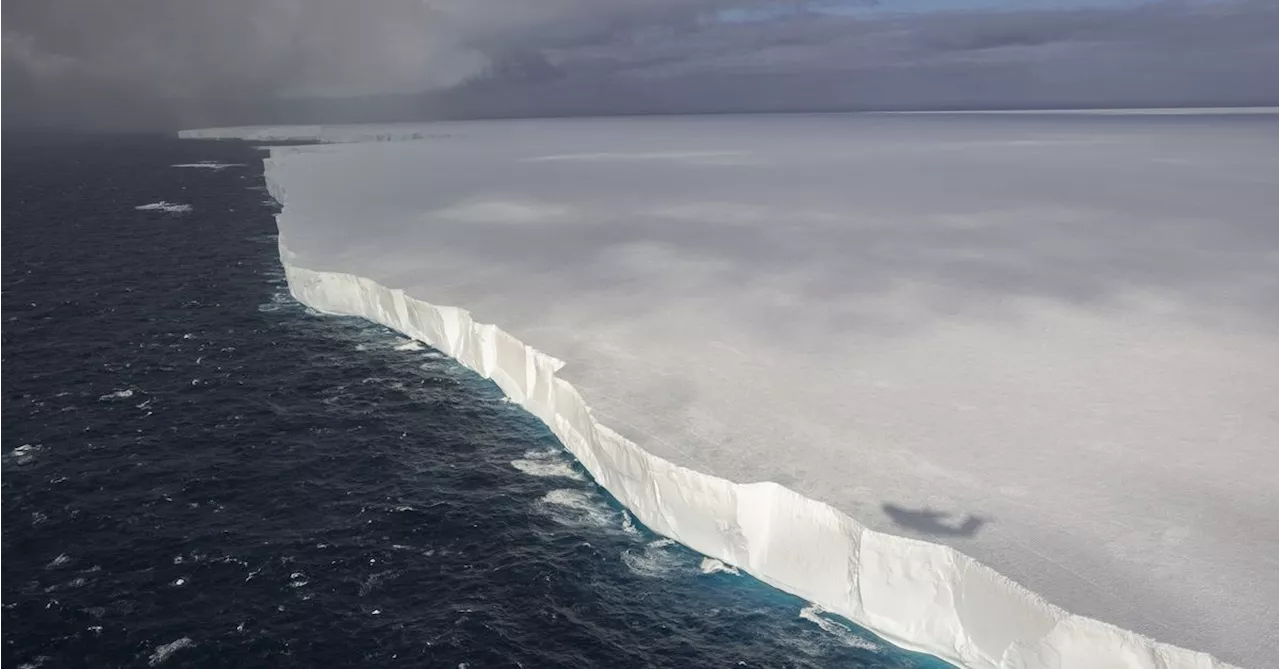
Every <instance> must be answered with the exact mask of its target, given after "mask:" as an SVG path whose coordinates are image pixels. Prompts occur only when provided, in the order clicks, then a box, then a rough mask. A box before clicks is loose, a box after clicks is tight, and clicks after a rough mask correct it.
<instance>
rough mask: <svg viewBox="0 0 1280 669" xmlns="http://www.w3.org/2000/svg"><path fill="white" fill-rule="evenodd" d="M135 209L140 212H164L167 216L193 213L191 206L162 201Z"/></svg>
mask: <svg viewBox="0 0 1280 669" xmlns="http://www.w3.org/2000/svg"><path fill="white" fill-rule="evenodd" d="M134 209H137V210H138V211H163V212H165V213H167V214H183V213H186V212H188V211H191V205H189V204H176V203H173V202H166V201H164V200H161V201H159V202H152V203H151V204H142V205H138V206H136V207H134Z"/></svg>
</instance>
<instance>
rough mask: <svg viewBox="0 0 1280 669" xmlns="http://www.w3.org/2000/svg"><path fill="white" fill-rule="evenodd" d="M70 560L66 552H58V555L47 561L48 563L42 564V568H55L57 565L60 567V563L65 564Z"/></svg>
mask: <svg viewBox="0 0 1280 669" xmlns="http://www.w3.org/2000/svg"><path fill="white" fill-rule="evenodd" d="M70 561H71V558H70V557H69V556H68V555H67V554H66V553H62V554H60V555H59V556H58V557H56V558H53V559H52V560H50V561H49V564H47V565H45V566H44V568H45V569H55V568H57V567H61V566H62V565H64V564H66V563H68V562H70Z"/></svg>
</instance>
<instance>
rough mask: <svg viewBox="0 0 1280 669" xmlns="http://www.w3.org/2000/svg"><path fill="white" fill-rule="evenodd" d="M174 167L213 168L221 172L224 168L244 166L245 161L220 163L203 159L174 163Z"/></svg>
mask: <svg viewBox="0 0 1280 669" xmlns="http://www.w3.org/2000/svg"><path fill="white" fill-rule="evenodd" d="M174 167H189V168H196V169H206V170H213V171H214V172H221V171H222V170H225V169H227V168H228V167H244V163H220V162H218V161H216V160H201V161H200V162H196V163H180V164H177V165H174Z"/></svg>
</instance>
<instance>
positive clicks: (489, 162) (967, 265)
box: [221, 114, 1277, 669]
mask: <svg viewBox="0 0 1280 669" xmlns="http://www.w3.org/2000/svg"><path fill="white" fill-rule="evenodd" d="M361 132H365V131H363V130H362V131H361ZM431 132H434V133H437V134H439V135H440V136H447V137H448V138H449V139H448V141H441V142H435V141H430V140H428V141H408V142H355V143H348V144H342V145H340V146H329V147H324V149H323V150H317V149H314V148H306V147H304V148H276V149H273V150H272V153H271V156H270V157H269V158H268V159H267V160H266V164H265V167H266V180H267V186H268V190H269V191H270V192H271V194H272V196H273V197H274V198H275V199H276V200H278V201H279V202H280V203H281V204H282V205H283V209H282V211H281V213H280V214H278V215H277V221H278V224H279V228H280V239H279V242H280V254H281V260H282V263H283V265H284V267H285V272H286V276H287V279H288V284H289V288H290V291H291V293H292V294H293V296H294V297H295V298H296V299H297V300H298V301H300V302H301V303H303V304H306V305H308V306H310V307H312V308H314V309H316V310H318V311H321V312H325V313H330V314H342V315H352V316H359V317H362V318H366V319H369V320H371V321H374V322H377V323H381V324H383V325H386V326H387V327H389V328H392V329H393V330H396V331H397V332H399V333H401V334H403V335H405V336H407V337H409V338H411V339H414V340H416V341H421V342H423V343H425V344H427V345H430V346H432V347H434V348H436V349H438V350H440V351H441V352H443V353H444V354H446V355H449V356H451V357H452V358H454V359H456V360H457V361H458V362H460V363H461V364H463V365H464V366H466V367H468V368H470V369H472V370H474V371H475V372H476V373H478V374H480V375H481V376H483V377H485V378H488V379H491V380H492V381H493V382H494V383H495V384H496V385H497V386H498V387H499V388H501V390H502V391H503V392H504V393H505V394H506V395H507V396H508V397H509V398H510V399H511V401H512V402H514V403H516V404H519V405H520V406H522V407H523V408H525V409H526V410H528V411H529V412H530V413H532V414H533V415H534V416H536V417H538V418H539V419H540V420H541V421H542V422H544V423H545V424H546V425H547V426H548V427H549V428H550V429H551V431H552V432H553V433H554V434H555V435H556V436H557V437H558V438H559V440H560V441H561V443H562V444H563V445H564V446H565V448H566V449H567V450H568V451H570V452H571V453H572V454H573V455H574V456H575V457H576V458H577V459H578V461H579V462H580V463H581V464H582V466H583V468H584V469H585V470H586V471H587V472H588V473H589V474H590V476H591V477H592V478H593V479H594V480H595V481H596V482H597V483H598V484H599V485H601V486H602V487H603V488H604V489H606V490H607V491H608V492H609V493H610V494H612V495H613V496H614V497H615V498H616V499H617V500H618V501H619V502H620V503H621V504H622V505H623V506H625V507H626V509H628V511H629V512H630V514H632V515H634V517H635V518H636V520H638V521H639V522H642V523H644V524H645V525H646V526H648V527H649V528H651V529H652V530H653V531H655V532H656V533H658V534H660V535H663V536H665V537H668V538H671V539H674V540H676V541H678V542H680V543H682V544H684V545H686V546H689V547H690V548H692V549H694V550H696V551H698V552H699V553H702V554H703V555H705V556H707V557H708V558H710V559H712V560H718V561H719V562H720V563H723V564H724V565H726V566H728V567H733V568H737V569H739V570H741V571H742V572H745V573H748V574H751V575H752V576H755V577H756V578H758V579H760V580H762V581H764V582H766V583H769V584H770V585H773V586H776V587H778V588H780V589H782V590H785V591H787V592H790V593H793V594H796V595H798V596H800V597H802V598H804V599H806V600H808V601H810V602H812V603H813V605H814V607H816V608H814V609H813V610H814V611H818V610H821V611H825V612H829V613H831V614H835V615H839V616H843V617H845V618H847V619H848V620H850V621H853V622H855V623H857V624H859V625H862V626H864V627H867V628H869V629H871V630H873V631H874V632H876V633H877V634H879V635H880V636H881V637H883V638H885V639H886V640H888V641H890V642H893V643H895V644H898V645H900V646H903V647H906V648H910V649H914V650H918V651H922V652H926V653H930V654H932V655H935V656H937V657H940V658H942V659H945V660H947V661H950V662H953V663H956V664H958V665H961V666H968V667H1009V668H1012V667H1151V668H1153V669H1154V668H1161V669H1165V668H1168V669H1172V668H1174V667H1223V666H1230V665H1228V664H1226V662H1224V661H1222V660H1219V659H1217V658H1215V657H1213V656H1211V655H1209V654H1208V653H1205V652H1195V651H1191V650H1186V649H1184V648H1182V647H1179V646H1188V647H1196V648H1202V649H1205V650H1207V651H1209V652H1212V653H1213V655H1216V656H1218V657H1221V658H1223V659H1224V660H1226V661H1230V662H1237V663H1243V664H1248V665H1250V666H1270V665H1273V664H1274V663H1275V659H1276V657H1275V656H1276V642H1275V633H1274V632H1275V631H1274V626H1273V625H1272V624H1271V621H1273V620H1274V619H1275V616H1276V604H1275V600H1274V598H1272V597H1270V594H1271V592H1273V591H1274V589H1275V587H1276V581H1277V568H1276V553H1277V551H1276V546H1277V539H1276V533H1275V527H1276V526H1277V518H1276V508H1277V481H1276V464H1277V462H1276V453H1275V449H1274V444H1275V442H1276V423H1275V413H1274V406H1275V401H1276V379H1275V377H1274V375H1272V373H1271V370H1272V369H1274V368H1275V366H1276V362H1277V360H1276V348H1275V337H1276V331H1275V322H1276V318H1275V316H1276V313H1275V304H1276V283H1275V276H1276V256H1275V246H1276V241H1275V236H1276V230H1275V226H1274V220H1275V218H1276V209H1275V200H1274V184H1275V181H1276V162H1275V157H1274V155H1271V154H1270V151H1269V147H1270V146H1272V145H1274V141H1275V132H1276V131H1275V118H1274V115H1269V114H1263V115H1259V116H1256V117H1255V116H1250V115H1237V116H1233V117H1231V118H1225V117H1214V116H1212V115H1199V116H1164V115H1159V114H1150V115H1143V116H1137V117H1127V116H1126V117H1109V116H1105V115H1089V116H1083V115H1082V116H1081V117H1079V118H1075V117H1069V118H1064V117H1060V116H1044V117H1040V116H1026V117H1019V118H1016V119H1010V118H1004V117H989V116H980V115H974V116H966V117H950V116H934V115H930V116H910V117H885V116H875V117H872V116H820V117H806V116H795V117H768V118H751V117H739V118H723V119H717V118H691V119H657V120H643V119H616V120H591V121H516V122H501V123H497V122H486V123H465V122H459V123H441V124H436V125H435V126H432V129H431ZM252 133H253V136H252V137H251V138H252V139H262V138H263V137H262V135H263V131H262V130H260V129H255V130H253V131H252ZM290 133H294V131H292V130H291V131H288V132H287V133H280V134H281V135H284V134H290ZM268 134H269V133H268ZM221 135H222V136H234V134H233V133H231V132H230V131H222V132H221ZM290 136H291V138H294V139H301V137H297V136H296V134H291V135H290ZM311 139H326V138H325V137H319V136H317V137H311ZM629 157H630V158H632V159H628V158H629ZM553 356H556V357H553ZM1050 601H1052V602H1053V603H1050ZM1102 620H1107V621H1109V622H1101V621H1102ZM1111 623H1115V624H1111ZM1117 625H1119V626H1117ZM1153 638H1159V639H1161V640H1162V641H1167V642H1172V643H1174V644H1177V646H1175V645H1170V644H1169V643H1163V642H1158V641H1155V640H1153Z"/></svg>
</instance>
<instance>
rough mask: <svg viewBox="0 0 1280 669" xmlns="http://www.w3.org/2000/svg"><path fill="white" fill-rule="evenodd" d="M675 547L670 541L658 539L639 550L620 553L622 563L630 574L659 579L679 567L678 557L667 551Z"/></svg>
mask: <svg viewBox="0 0 1280 669" xmlns="http://www.w3.org/2000/svg"><path fill="white" fill-rule="evenodd" d="M674 545H675V542H674V541H672V540H670V539H658V540H655V541H650V542H649V543H647V544H645V546H644V548H642V549H639V550H634V549H627V550H625V551H623V552H622V563H623V564H625V565H626V566H627V569H629V570H630V571H631V573H633V574H636V575H638V576H644V577H646V578H661V577H663V576H667V575H669V574H671V573H672V572H674V571H676V570H678V569H679V568H680V567H681V560H680V556H679V555H677V554H676V553H673V552H672V551H669V550H667V549H669V548H671V547H672V546H674Z"/></svg>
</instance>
